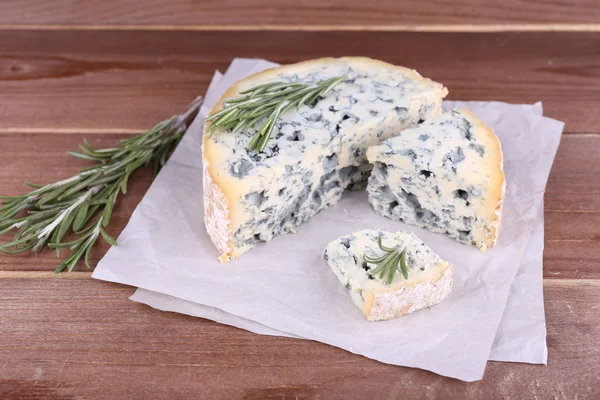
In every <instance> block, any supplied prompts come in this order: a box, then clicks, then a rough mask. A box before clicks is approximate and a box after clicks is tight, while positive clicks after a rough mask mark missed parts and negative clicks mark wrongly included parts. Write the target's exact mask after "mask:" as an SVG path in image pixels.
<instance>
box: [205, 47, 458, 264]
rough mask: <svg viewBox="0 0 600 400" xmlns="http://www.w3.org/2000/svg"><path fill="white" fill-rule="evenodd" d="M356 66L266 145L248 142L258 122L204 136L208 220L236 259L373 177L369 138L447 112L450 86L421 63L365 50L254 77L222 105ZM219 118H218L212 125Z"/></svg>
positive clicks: (224, 251)
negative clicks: (258, 148)
mask: <svg viewBox="0 0 600 400" xmlns="http://www.w3.org/2000/svg"><path fill="white" fill-rule="evenodd" d="M343 75H348V79H346V80H345V81H343V82H341V83H340V84H339V85H337V86H335V87H334V88H333V90H331V92H329V93H328V94H327V96H326V97H325V98H323V99H321V100H319V101H318V102H317V103H316V104H315V105H304V106H302V107H300V109H299V110H296V109H290V110H288V111H287V112H285V113H284V114H282V115H281V116H280V118H279V119H278V120H277V122H276V124H275V128H274V130H273V133H272V136H271V139H270V140H269V141H268V143H267V145H266V148H265V149H264V151H263V152H261V153H256V152H254V151H248V150H247V147H248V143H249V141H250V140H251V139H252V137H253V136H254V134H255V132H256V127H254V128H252V129H250V130H248V131H244V132H237V133H231V132H227V131H220V130H217V131H215V132H214V133H213V134H212V135H211V136H209V135H204V139H203V147H202V157H203V165H204V207H205V209H204V210H205V223H206V229H207V231H208V233H209V235H210V237H211V239H212V241H213V243H214V244H215V246H216V247H217V249H218V250H219V251H220V252H221V257H220V260H221V261H229V260H230V259H232V258H235V257H237V256H239V255H241V254H243V253H244V252H246V251H248V250H250V249H251V248H253V247H254V246H255V245H256V244H257V243H259V242H266V241H269V240H271V239H272V238H273V237H275V236H277V235H280V234H282V233H286V232H293V231H294V228H295V227H296V226H298V225H300V224H302V223H303V222H305V221H307V220H308V219H310V218H312V217H313V216H314V215H315V214H317V213H318V212H319V211H321V210H323V209H324V208H327V207H328V206H331V205H333V204H335V203H337V202H338V200H339V199H340V197H341V196H342V193H343V191H344V190H345V189H360V188H364V187H365V186H366V180H367V177H368V175H369V171H370V168H371V167H370V165H369V163H368V162H367V158H366V155H365V153H366V149H367V147H369V146H371V145H373V144H379V143H380V142H381V141H382V140H385V139H387V138H389V137H390V136H392V135H393V134H394V133H397V132H399V131H400V130H402V129H405V128H408V127H410V126H414V125H416V124H417V123H418V122H419V121H420V120H424V119H428V118H430V117H433V116H436V115H438V114H439V113H440V112H441V103H442V98H443V97H444V96H445V95H446V93H447V90H446V89H445V88H444V87H443V86H442V85H441V84H439V83H436V82H433V81H431V80H429V79H426V78H423V77H421V76H420V75H419V74H418V73H417V72H415V71H414V70H410V69H407V68H403V67H398V66H395V65H391V64H387V63H384V62H382V61H377V60H372V59H369V58H363V57H345V58H335V59H334V58H323V59H318V60H311V61H306V62H302V63H298V64H293V65H286V66H283V67H279V68H274V69H270V70H267V71H264V72H261V73H259V74H256V75H253V76H250V77H248V78H246V79H243V80H242V81H240V82H238V83H237V84H235V85H234V86H233V87H231V88H230V89H229V90H228V91H227V92H226V93H225V94H224V95H223V97H222V98H221V99H220V100H219V101H218V102H217V104H216V106H215V107H214V108H213V110H212V111H213V112H216V111H219V110H220V109H221V108H222V107H223V103H224V102H226V101H227V100H229V99H232V98H236V97H238V96H239V95H240V92H241V91H244V90H246V89H249V88H252V87H254V86H257V85H260V84H264V83H267V82H277V81H284V82H285V81H287V82H291V81H302V82H307V83H308V82H318V81H322V80H325V79H330V78H333V77H339V76H343ZM207 127H210V124H207Z"/></svg>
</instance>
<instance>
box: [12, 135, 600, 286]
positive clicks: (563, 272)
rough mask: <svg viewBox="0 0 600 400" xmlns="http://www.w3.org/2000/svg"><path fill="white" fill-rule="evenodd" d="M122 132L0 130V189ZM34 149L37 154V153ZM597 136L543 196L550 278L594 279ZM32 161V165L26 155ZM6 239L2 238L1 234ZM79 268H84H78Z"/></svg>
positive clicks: (135, 194)
mask: <svg viewBox="0 0 600 400" xmlns="http://www.w3.org/2000/svg"><path fill="white" fill-rule="evenodd" d="M128 136H129V135H127V134H112V133H111V134H103V135H99V134H98V135H94V134H93V135H89V134H86V135H82V134H42V133H35V134H25V133H19V134H3V135H1V136H0V140H1V141H2V144H3V148H4V149H6V150H5V151H6V154H5V155H4V156H3V157H1V158H0V171H1V175H0V187H1V188H2V193H1V194H7V195H12V194H19V193H22V192H23V190H26V186H25V185H23V181H33V182H36V183H50V182H55V181H57V180H60V179H64V178H67V177H69V176H71V175H73V174H74V173H75V172H76V171H77V170H78V169H79V168H82V167H84V166H86V165H88V163H87V162H86V161H82V160H79V159H75V158H72V157H70V156H68V155H67V154H66V151H67V150H71V149H76V148H77V146H78V145H79V144H80V143H82V141H83V139H84V138H86V137H87V138H88V139H89V140H90V143H91V144H92V146H95V147H112V146H113V145H114V143H116V142H117V141H118V140H119V139H123V138H125V137H128ZM39 148H43V149H44V152H43V153H42V154H40V153H39V150H38V149H39ZM599 148H600V135H564V136H563V139H562V143H561V146H560V148H559V151H558V154H557V157H556V161H555V166H554V168H553V169H552V172H551V174H550V178H549V182H548V190H547V192H546V196H545V207H546V212H545V223H546V226H545V229H546V231H545V233H546V252H545V259H544V265H545V274H546V277H549V278H558V277H561V278H562V277H564V278H578V279H579V278H600V270H599V269H598V268H597V265H598V263H600V228H598V227H599V226H600V196H599V194H600V153H599V152H598V150H597V149H599ZM33 159H35V163H34V164H32V163H31V160H33ZM136 174H137V175H135V176H134V178H132V180H131V183H130V189H129V192H128V194H127V196H122V197H121V198H120V200H119V204H118V206H117V207H116V208H115V211H114V214H113V218H112V221H111V224H110V226H109V228H108V231H109V233H111V234H112V235H114V236H115V237H116V236H117V235H118V234H119V233H120V232H121V231H122V230H123V228H124V227H125V225H126V224H127V221H128V220H129V218H130V217H131V214H132V213H133V210H134V209H135V207H136V206H137V204H138V203H139V202H140V200H141V199H142V197H143V195H144V193H145V192H146V190H147V189H148V187H150V184H151V183H152V179H153V177H152V173H151V171H150V169H144V170H140V171H139V172H137V173H136ZM5 238H9V236H8V235H6V236H5ZM108 248H109V246H108V245H107V244H105V243H103V242H102V243H100V244H99V246H98V248H97V249H96V250H94V252H93V253H92V258H91V259H92V261H93V262H94V263H95V262H96V261H97V260H99V259H100V258H101V257H102V256H103V255H104V254H105V253H106V251H107V250H108ZM56 265H57V258H56V256H55V255H54V253H52V252H44V253H42V254H39V255H29V254H22V255H16V256H10V257H9V256H4V255H0V270H5V271H8V270H13V271H38V270H41V271H51V270H53V269H54V268H55V267H56ZM78 270H80V271H84V270H85V267H82V266H80V267H78Z"/></svg>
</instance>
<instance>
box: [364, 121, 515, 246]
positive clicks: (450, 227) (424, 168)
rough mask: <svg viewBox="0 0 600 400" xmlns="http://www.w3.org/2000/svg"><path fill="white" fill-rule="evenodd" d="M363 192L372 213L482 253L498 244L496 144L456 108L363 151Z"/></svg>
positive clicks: (499, 164) (500, 175) (500, 189)
mask: <svg viewBox="0 0 600 400" xmlns="http://www.w3.org/2000/svg"><path fill="white" fill-rule="evenodd" d="M367 156H368V158H369V161H370V162H371V163H373V164H374V167H373V171H372V174H371V177H370V178H369V184H368V187H367V191H368V192H369V201H370V202H371V204H372V205H373V208H374V209H375V211H376V212H377V213H379V214H380V215H383V216H385V217H388V218H391V219H394V220H398V221H403V222H405V223H407V224H410V225H416V226H419V227H421V228H425V229H428V230H430V231H432V232H437V233H445V234H447V235H448V236H450V237H451V238H453V239H455V240H457V241H459V242H460V243H464V244H472V245H474V246H477V247H479V248H480V249H481V250H482V251H484V250H486V249H487V248H489V247H491V246H493V245H494V244H495V243H496V240H497V238H498V233H499V229H500V220H501V216H502V202H503V200H504V189H505V186H506V183H505V181H504V172H503V160H502V149H501V147H500V141H499V140H498V138H497V137H496V135H495V134H494V132H492V130H491V129H490V128H488V127H487V126H486V125H485V124H484V123H483V122H482V121H481V120H479V119H478V118H477V117H476V116H475V115H473V114H472V113H471V112H469V111H467V110H454V111H452V112H448V113H443V114H442V115H440V116H438V117H435V118H432V119H429V120H427V121H425V122H424V123H422V124H420V125H419V126H418V127H415V128H411V129H406V130H404V131H402V132H399V134H398V136H396V137H393V138H391V139H389V140H386V141H385V142H383V143H382V144H381V145H379V146H373V147H371V148H369V150H368V152H367Z"/></svg>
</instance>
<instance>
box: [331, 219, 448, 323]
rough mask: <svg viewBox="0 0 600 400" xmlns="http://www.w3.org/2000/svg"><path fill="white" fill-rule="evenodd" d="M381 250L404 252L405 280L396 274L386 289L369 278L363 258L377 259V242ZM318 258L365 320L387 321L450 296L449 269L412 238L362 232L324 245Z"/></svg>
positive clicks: (371, 266) (379, 281)
mask: <svg viewBox="0 0 600 400" xmlns="http://www.w3.org/2000/svg"><path fill="white" fill-rule="evenodd" d="M380 235H381V236H382V242H383V244H384V245H385V246H387V247H392V248H395V247H397V246H399V245H403V246H406V251H407V253H406V260H407V266H408V279H404V277H403V276H402V274H401V273H400V272H398V273H396V275H395V276H394V280H393V281H392V283H391V284H388V283H387V281H385V280H382V279H381V278H379V277H378V276H373V275H371V271H372V270H373V269H375V268H376V267H377V266H376V265H374V264H370V263H366V262H365V261H364V260H363V255H364V254H367V255H369V256H381V255H384V254H385V253H384V252H383V251H382V250H381V249H380V248H379V245H378V244H377V239H378V237H379V236H380ZM323 258H324V259H325V261H326V262H327V264H328V265H329V267H330V268H331V270H332V271H333V273H334V274H335V275H336V277H337V278H338V280H339V281H340V282H341V283H342V284H343V285H344V286H346V288H347V289H348V292H349V293H350V297H351V298H352V301H353V302H354V304H355V305H356V306H357V307H358V308H360V309H361V311H362V312H363V314H364V315H365V317H366V318H367V320H369V321H378V320H387V319H391V318H395V317H398V316H400V315H404V314H410V313H412V312H414V311H417V310H420V309H423V308H426V307H430V306H432V305H434V304H437V303H439V302H440V301H442V300H443V299H444V298H445V297H446V296H448V295H449V294H450V292H451V291H452V284H453V279H452V267H451V266H450V264H449V263H447V262H446V261H443V260H442V259H440V257H439V256H438V255H437V254H435V253H434V252H433V251H432V250H431V249H430V248H429V247H427V246H426V245H425V244H424V243H423V242H422V241H421V240H420V239H419V238H417V237H416V236H415V235H413V234H412V233H405V232H395V233H392V232H384V231H378V230H372V229H367V230H363V231H360V232H356V233H353V234H351V235H347V236H342V237H341V238H338V239H336V240H334V241H332V242H330V243H329V244H328V245H327V247H326V248H325V251H324V253H323Z"/></svg>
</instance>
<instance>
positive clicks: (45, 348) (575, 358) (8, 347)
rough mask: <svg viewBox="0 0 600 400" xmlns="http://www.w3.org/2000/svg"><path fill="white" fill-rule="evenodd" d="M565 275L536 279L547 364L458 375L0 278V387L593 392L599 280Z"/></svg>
mask: <svg viewBox="0 0 600 400" xmlns="http://www.w3.org/2000/svg"><path fill="white" fill-rule="evenodd" d="M568 282H569V281H565V282H564V284H562V283H561V281H557V283H556V284H553V285H550V286H547V287H546V288H545V298H546V300H545V302H546V314H547V322H548V347H549V364H548V366H541V365H526V364H513V363H497V362H490V363H489V364H488V368H487V371H486V375H485V378H484V380H483V381H480V382H475V383H470V384H467V383H464V382H460V381H457V380H452V379H448V378H444V377H440V376H437V375H434V374H433V373H429V372H425V371H420V370H417V369H410V368H402V367H395V366H390V365H385V364H381V363H379V362H376V361H373V360H369V359H366V358H364V357H361V356H358V355H354V354H351V353H349V352H346V351H343V350H341V349H337V348H334V347H331V346H327V345H324V344H321V343H317V342H312V341H304V340H294V339H285V338H276V337H268V336H260V335H255V334H252V333H249V332H245V331H242V330H239V329H236V328H231V327H227V326H224V325H220V324H216V323H212V322H208V321H206V320H202V319H197V318H192V317H187V316H182V315H178V314H172V313H166V312H160V311H156V310H152V309H150V308H149V307H147V306H143V305H141V304H137V303H134V302H131V301H128V300H127V297H128V296H129V295H130V294H131V293H132V292H133V289H132V288H128V287H125V286H121V285H114V284H108V283H104V282H99V281H95V280H90V281H79V280H77V281H75V280H64V279H63V280H52V279H8V280H0V315H1V320H2V323H1V324H0V360H2V362H0V398H18V397H19V396H27V395H29V396H30V398H38V397H36V395H35V394H37V393H45V392H48V393H50V395H48V397H49V398H58V397H60V396H65V398H70V396H77V397H79V398H97V397H102V398H130V397H136V398H150V397H151V398H173V397H177V398H211V399H213V398H215V399H216V398H227V399H231V398H248V399H266V398H277V399H294V398H306V399H311V398H321V399H329V398H365V397H366V396H371V397H373V396H374V397H375V398H397V397H402V398H406V399H420V398H423V397H424V396H425V397H427V398H445V399H454V398H456V399H466V398H473V399H478V398H484V397H485V398H529V397H531V398H535V397H537V398H590V399H591V398H598V397H599V396H600V375H598V373H597V372H598V370H599V368H600V347H599V345H598V342H599V341H600V323H599V320H598V310H599V309H600V286H594V285H585V284H584V285H576V286H574V285H570V284H568ZM8 394H10V396H9V395H8Z"/></svg>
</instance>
